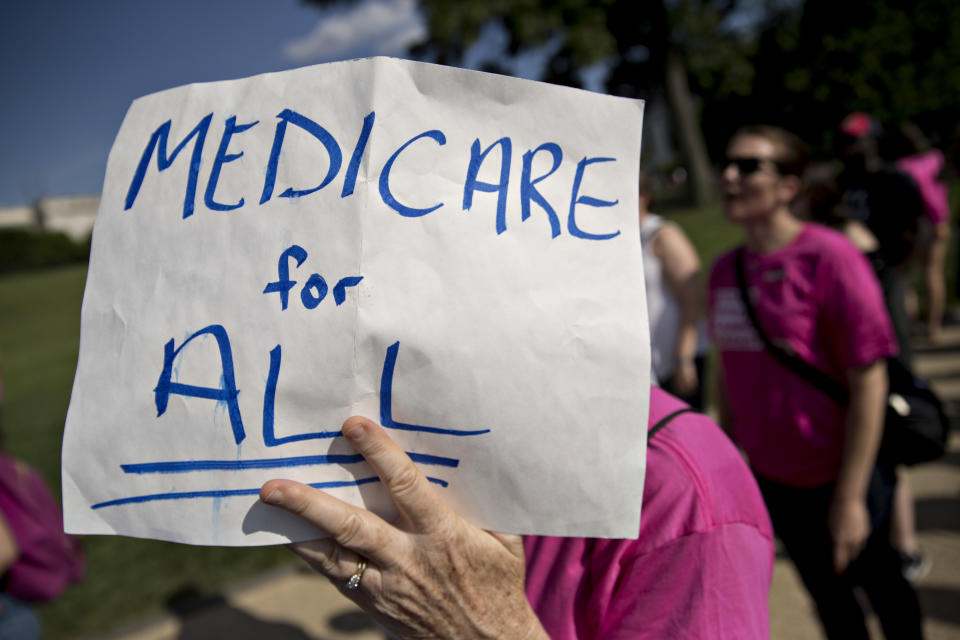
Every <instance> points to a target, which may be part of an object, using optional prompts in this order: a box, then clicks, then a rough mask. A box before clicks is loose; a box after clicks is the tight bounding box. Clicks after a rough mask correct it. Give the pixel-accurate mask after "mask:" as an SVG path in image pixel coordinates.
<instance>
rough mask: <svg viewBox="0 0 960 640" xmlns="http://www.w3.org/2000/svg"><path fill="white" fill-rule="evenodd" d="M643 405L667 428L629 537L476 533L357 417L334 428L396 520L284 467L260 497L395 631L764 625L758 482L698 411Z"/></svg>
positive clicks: (769, 543) (607, 638)
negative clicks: (309, 531)
mask: <svg viewBox="0 0 960 640" xmlns="http://www.w3.org/2000/svg"><path fill="white" fill-rule="evenodd" d="M649 417H650V420H649V423H650V424H651V425H655V424H661V425H662V427H661V428H660V429H659V430H658V431H656V432H655V433H653V432H651V434H650V436H649V441H648V442H649V444H648V449H647V475H646V480H645V482H644V487H643V514H642V517H641V519H640V528H639V531H638V534H637V537H636V539H627V540H602V539H592V538H549V537H540V536H526V537H525V538H521V537H520V536H515V535H505V534H500V533H494V532H488V531H483V530H481V529H479V528H477V527H475V526H473V525H472V524H470V523H468V522H466V521H465V520H464V519H463V518H461V517H460V516H458V515H457V514H456V513H455V512H453V511H452V510H451V509H450V508H449V507H448V506H446V504H445V503H444V502H443V498H442V495H441V492H440V491H439V490H438V489H437V488H435V487H434V486H433V485H431V484H430V482H429V481H427V479H426V478H425V477H424V476H423V474H421V473H420V471H419V470H417V468H416V466H415V465H414V464H413V462H411V460H410V458H409V457H407V456H406V454H404V452H403V450H402V449H400V448H399V447H397V446H396V445H395V444H394V443H393V442H392V441H391V439H390V438H389V436H388V435H387V434H386V432H385V431H384V429H383V428H381V427H380V426H378V425H377V424H375V423H374V422H373V421H371V420H368V419H366V418H362V417H352V418H349V419H348V420H347V421H346V422H345V423H344V425H343V435H344V437H345V438H346V440H347V442H349V443H350V444H351V445H352V446H353V447H354V448H355V449H356V450H357V451H358V452H359V453H361V454H362V455H363V456H364V458H365V459H366V461H367V462H368V463H369V464H370V465H371V467H372V468H373V469H374V471H376V472H377V474H378V475H379V476H380V478H381V480H382V481H383V483H384V486H385V487H386V489H387V491H389V493H390V494H391V496H392V498H393V500H394V502H395V503H396V505H397V507H398V510H399V512H400V517H399V519H398V520H397V521H396V522H394V523H393V524H390V523H387V522H385V521H384V520H382V519H380V518H379V517H378V516H376V515H374V514H373V513H371V512H369V511H367V510H365V509H362V508H359V507H354V506H351V505H348V504H346V503H344V502H342V501H340V500H338V499H336V498H334V497H332V496H330V495H327V494H326V493H324V492H322V491H320V490H317V489H313V488H310V487H308V486H306V485H303V484H300V483H298V482H294V481H291V480H271V481H269V482H267V483H266V484H264V485H263V487H262V488H261V490H260V498H261V500H263V502H265V503H266V504H268V505H273V506H275V507H279V508H281V509H284V510H286V511H289V512H291V513H293V514H296V515H299V516H301V517H303V518H305V519H306V520H307V521H309V522H311V523H312V524H314V525H315V526H317V527H318V528H319V529H320V530H321V531H323V532H325V533H328V534H329V535H330V537H329V538H325V539H321V540H315V541H311V542H301V543H296V544H292V545H290V547H291V549H292V550H293V551H294V552H296V553H297V554H299V555H300V556H301V557H303V558H304V559H305V560H306V561H307V562H308V563H310V564H311V565H312V566H313V567H314V568H315V569H317V570H318V571H319V572H320V573H322V574H324V575H325V576H327V578H329V579H330V581H331V582H332V583H334V584H335V585H337V586H338V587H339V588H340V589H341V591H342V593H344V594H345V595H346V596H347V597H349V598H350V599H351V600H353V601H354V602H356V603H357V604H358V605H359V606H360V607H362V608H363V609H364V610H365V611H367V612H368V613H369V614H371V615H372V616H373V617H374V618H375V619H376V620H378V621H379V622H380V624H382V625H383V626H384V627H385V628H386V629H387V630H388V631H389V632H390V633H391V634H393V635H394V636H395V637H397V638H401V639H403V638H425V637H430V638H433V637H438V638H517V639H525V638H544V639H545V638H548V637H549V638H552V639H553V640H567V639H569V640H575V639H579V640H584V639H589V638H597V639H601V638H602V639H604V640H627V639H631V640H634V639H638V638H640V639H643V638H649V639H650V640H661V639H663V638H720V639H723V638H730V639H731V640H732V639H737V640H742V639H746V640H750V639H760V638H764V639H765V638H768V637H769V635H770V628H769V615H768V610H767V599H768V591H769V588H770V582H771V580H772V577H773V559H774V547H773V532H772V529H771V527H770V522H769V519H768V517H767V514H766V512H765V510H764V508H763V502H762V499H761V497H760V493H759V491H758V490H757V486H756V483H755V482H754V480H753V478H752V477H751V476H750V472H749V470H748V469H747V467H746V465H745V464H744V462H743V460H742V458H741V457H740V455H739V453H738V452H737V451H736V449H735V448H734V447H733V446H732V444H731V443H730V441H729V440H728V439H727V438H726V436H725V435H724V434H723V432H721V431H720V429H719V428H718V427H717V426H716V424H714V423H713V421H712V420H710V418H708V417H707V416H705V415H702V414H698V413H694V412H690V410H689V408H688V407H686V406H685V405H684V404H683V403H682V402H681V401H679V400H678V399H676V398H673V397H671V396H670V395H669V394H667V393H666V392H665V391H663V390H661V389H658V388H652V389H651V390H650V416H649ZM584 429H585V430H588V429H589V430H593V429H594V426H591V425H585V426H584ZM591 433H596V436H597V437H603V433H602V430H601V431H600V432H596V431H591ZM505 499H508V497H505Z"/></svg>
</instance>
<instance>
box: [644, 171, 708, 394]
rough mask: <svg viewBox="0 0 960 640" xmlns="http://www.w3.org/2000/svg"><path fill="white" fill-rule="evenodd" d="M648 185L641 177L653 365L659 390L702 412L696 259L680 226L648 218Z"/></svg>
mask: <svg viewBox="0 0 960 640" xmlns="http://www.w3.org/2000/svg"><path fill="white" fill-rule="evenodd" d="M651 199H652V189H651V186H650V180H649V178H648V177H647V176H646V174H644V173H643V172H641V173H640V241H641V243H642V244H643V279H644V284H645V285H646V290H647V316H648V318H649V322H650V342H651V351H650V356H651V364H652V367H653V375H654V377H655V379H656V380H657V381H658V383H659V384H660V386H661V387H663V388H664V389H667V390H668V391H670V392H671V393H673V394H674V395H676V396H677V397H679V398H680V399H682V400H684V401H685V402H687V403H688V404H689V405H690V406H692V407H693V408H694V409H696V410H697V411H703V384H702V381H703V373H704V365H705V362H706V351H707V341H706V331H705V325H704V323H703V317H702V316H703V314H702V304H701V298H702V289H701V287H702V282H701V279H700V258H699V257H698V256H697V250H696V249H694V247H693V244H691V242H690V240H689V238H687V236H686V234H685V233H684V232H683V230H682V229H680V227H678V226H677V225H676V224H674V223H672V222H667V221H666V220H664V219H663V218H662V217H660V216H658V215H656V214H653V213H650V203H651Z"/></svg>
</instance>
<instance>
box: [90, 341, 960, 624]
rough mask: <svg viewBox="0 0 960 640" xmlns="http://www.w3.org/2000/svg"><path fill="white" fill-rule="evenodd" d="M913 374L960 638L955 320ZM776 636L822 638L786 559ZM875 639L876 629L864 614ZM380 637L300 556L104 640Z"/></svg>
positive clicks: (925, 507)
mask: <svg viewBox="0 0 960 640" xmlns="http://www.w3.org/2000/svg"><path fill="white" fill-rule="evenodd" d="M917 346H918V354H917V368H918V372H919V373H920V374H921V375H923V376H926V377H928V378H929V379H931V381H932V382H933V385H934V387H935V389H936V390H937V391H938V392H939V393H940V395H941V397H943V398H944V400H945V401H946V402H947V404H948V410H949V412H950V413H951V414H952V415H953V417H954V423H955V429H954V433H953V435H952V440H951V448H950V453H949V454H948V455H947V456H946V457H945V458H944V459H942V460H940V461H938V462H936V463H931V464H927V465H923V466H921V467H918V468H915V469H911V470H909V471H908V474H909V478H910V481H911V483H912V485H913V488H914V494H915V497H916V507H917V529H918V535H919V538H920V544H921V546H922V548H923V549H924V551H925V552H926V553H927V555H928V556H929V557H930V558H932V560H933V568H932V570H931V571H930V573H929V574H928V575H927V576H926V577H924V578H923V579H921V580H920V581H919V582H918V584H917V590H918V592H919V594H920V599H921V603H922V605H923V608H924V612H925V614H926V631H927V638H928V640H950V639H957V638H960V428H957V423H958V420H960V327H948V328H947V330H946V334H945V335H944V337H943V339H942V340H941V341H940V342H939V343H938V344H937V345H931V344H928V343H923V342H920V343H918V345H917ZM770 610H771V626H772V632H771V636H772V638H774V640H819V639H820V638H821V637H822V636H821V634H820V631H819V626H818V624H817V622H816V619H815V617H814V614H813V611H812V609H811V605H810V602H809V600H808V598H807V596H806V594H805V593H804V591H803V588H802V587H801V585H800V583H799V581H798V578H797V576H796V573H795V572H794V570H793V568H792V566H790V564H789V562H788V561H786V560H785V559H782V558H778V560H777V563H776V568H775V570H774V579H773V588H772V589H771V594H770ZM871 624H872V625H873V627H874V629H875V633H874V635H875V637H876V638H880V637H882V636H881V635H880V633H879V628H878V627H877V625H876V621H875V620H871ZM218 637H224V638H231V640H244V639H246V638H251V639H253V638H257V639H260V638H270V639H271V640H300V639H303V640H307V639H313V640H350V639H355V640H382V639H383V638H384V637H385V636H384V634H382V633H380V632H378V631H377V630H376V629H375V628H374V627H373V626H372V625H371V624H370V622H369V620H368V619H367V618H366V616H365V615H364V614H363V613H362V612H360V611H359V610H358V609H357V608H356V607H354V606H353V604H352V603H350V602H349V601H348V600H346V599H345V598H344V597H343V596H341V595H340V593H339V592H338V591H337V590H336V589H335V588H333V587H332V586H331V585H330V584H328V583H327V582H326V580H324V579H322V578H320V577H318V576H317V575H315V574H313V573H312V572H310V571H309V570H308V569H306V568H305V567H303V566H301V565H299V564H291V565H289V566H287V567H282V568H280V569H278V570H276V571H274V572H272V573H270V574H267V575H264V576H261V577H260V578H258V579H256V580H254V581H251V582H248V583H245V584H241V585H237V586H235V587H234V588H233V589H231V590H230V591H229V592H227V593H225V594H223V595H222V596H220V595H218V596H215V597H209V598H202V599H198V600H195V601H192V602H191V601H187V602H184V603H183V605H182V606H181V607H179V611H178V612H170V613H167V614H164V615H161V616H158V617H156V618H152V619H149V620H145V621H143V622H141V623H139V624H138V625H137V626H136V627H131V628H127V629H121V630H118V631H116V632H115V633H113V634H111V635H109V636H108V637H107V639H105V640H172V639H175V638H177V639H181V640H191V639H201V638H218Z"/></svg>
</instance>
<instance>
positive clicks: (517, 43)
mask: <svg viewBox="0 0 960 640" xmlns="http://www.w3.org/2000/svg"><path fill="white" fill-rule="evenodd" d="M420 5H421V7H422V8H423V10H424V12H425V15H426V18H427V23H428V29H429V33H430V36H429V39H428V41H427V42H426V43H424V44H423V45H422V46H421V47H419V48H418V49H417V50H416V51H415V54H416V55H418V56H420V57H421V58H424V59H429V60H434V61H436V62H440V63H443V64H459V63H461V62H462V60H463V57H464V54H465V52H466V51H467V49H468V48H469V47H470V45H471V44H473V43H474V42H475V41H476V40H477V38H478V37H479V35H480V34H481V32H482V31H483V30H484V29H486V28H491V27H493V28H499V29H501V30H502V31H503V32H504V33H505V34H506V35H507V44H506V47H505V52H506V53H507V54H509V55H513V56H516V55H518V54H523V53H527V52H530V51H531V50H535V49H542V48H545V49H547V50H549V51H550V55H549V59H548V62H547V64H546V65H545V70H544V73H543V76H542V78H541V79H542V80H544V81H546V82H553V83H556V84H564V85H570V86H583V75H582V71H583V70H584V69H587V68H589V67H591V66H593V65H597V64H602V65H605V66H606V67H607V69H608V72H607V77H606V87H605V88H606V90H607V91H608V92H609V93H612V94H615V95H622V96H628V97H644V98H649V97H651V96H653V95H662V96H664V97H665V99H666V102H667V104H668V106H669V110H670V113H671V116H672V121H673V125H674V131H675V132H676V135H677V138H678V142H679V147H680V151H681V154H682V156H683V159H684V163H685V165H686V167H687V169H688V171H689V174H690V179H691V180H690V181H691V195H692V198H693V200H694V202H695V203H696V204H703V203H706V202H708V201H709V200H711V199H713V195H714V193H715V189H714V185H713V179H712V174H713V172H712V170H711V166H710V160H709V156H708V154H707V151H706V144H705V142H704V137H703V134H702V131H701V128H700V119H699V113H698V108H697V104H696V101H695V100H694V96H693V93H692V91H691V87H693V88H702V87H704V84H703V82H701V80H702V79H703V78H706V77H708V76H710V74H711V73H713V74H714V75H722V76H724V82H727V81H729V78H731V77H735V76H736V74H737V73H741V74H742V73H743V72H744V71H746V72H747V75H749V68H748V67H747V66H746V65H745V64H744V63H745V59H746V57H745V54H746V49H745V48H744V45H743V42H742V41H741V39H740V38H738V37H737V36H736V34H735V33H733V32H732V30H731V29H729V28H728V27H727V26H725V20H726V18H727V17H728V16H729V15H730V14H731V13H732V12H733V11H734V10H735V9H736V7H737V1H736V0H672V1H671V0H652V1H648V2H645V3H642V5H641V4H640V3H637V2H624V1H617V0H603V1H596V0H594V1H590V0H553V1H550V2H538V1H535V0H492V1H488V0H465V1H456V0H421V2H420ZM718 63H719V64H718ZM488 69H489V70H493V71H501V70H503V68H502V66H501V65H499V64H498V63H496V61H494V62H493V64H491V65H488ZM691 71H694V72H695V73H697V77H696V78H695V79H694V81H693V82H691Z"/></svg>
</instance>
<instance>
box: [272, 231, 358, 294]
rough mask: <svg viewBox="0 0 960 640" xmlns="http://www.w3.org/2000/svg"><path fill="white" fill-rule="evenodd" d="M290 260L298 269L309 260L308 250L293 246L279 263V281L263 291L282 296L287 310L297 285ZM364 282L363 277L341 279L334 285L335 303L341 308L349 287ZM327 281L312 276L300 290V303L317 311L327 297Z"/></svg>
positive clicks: (282, 256) (315, 275) (282, 254)
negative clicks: (291, 271) (291, 293)
mask: <svg viewBox="0 0 960 640" xmlns="http://www.w3.org/2000/svg"><path fill="white" fill-rule="evenodd" d="M290 258H293V259H294V260H296V261H297V268H299V267H300V265H302V264H303V261H304V260H306V259H307V252H306V250H305V249H304V248H303V247H301V246H300V245H296V244H295V245H291V246H290V247H289V248H287V249H286V250H285V251H284V252H283V253H281V254H280V259H279V260H278V261H277V274H278V279H277V281H276V282H270V283H268V284H267V286H266V288H265V289H264V290H263V293H264V295H266V294H268V293H279V294H280V308H281V309H282V310H286V308H287V303H288V302H289V300H290V290H291V289H293V287H294V285H296V284H297V281H296V280H291V279H290ZM361 280H363V276H347V277H346V278H340V280H339V281H338V282H337V284H335V285H333V301H334V302H336V303H337V306H338V307H339V306H340V305H341V304H343V302H344V300H346V299H347V287H355V286H357V285H358V284H360V281H361ZM327 291H328V287H327V281H326V280H324V279H323V276H321V275H320V274H319V273H313V274H310V277H309V278H307V282H306V283H305V284H304V285H303V288H302V289H301V290H300V302H302V303H303V306H304V307H306V308H307V309H316V308H317V306H318V305H319V304H320V303H321V302H323V299H324V298H325V297H326V296H327Z"/></svg>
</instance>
